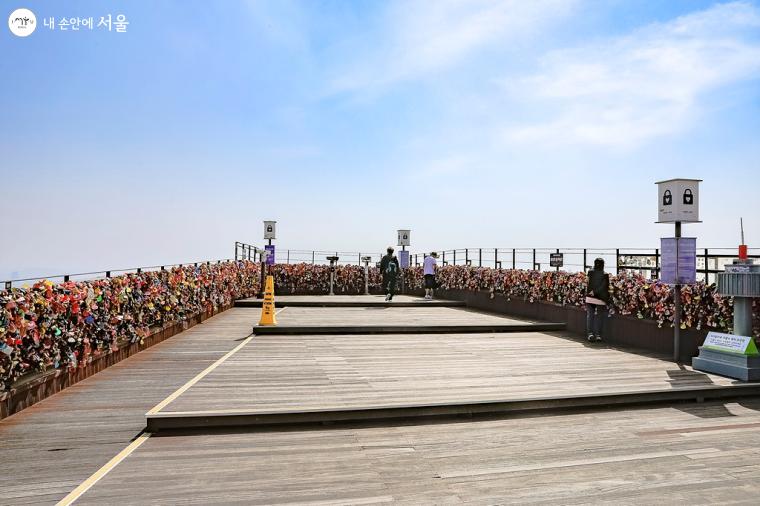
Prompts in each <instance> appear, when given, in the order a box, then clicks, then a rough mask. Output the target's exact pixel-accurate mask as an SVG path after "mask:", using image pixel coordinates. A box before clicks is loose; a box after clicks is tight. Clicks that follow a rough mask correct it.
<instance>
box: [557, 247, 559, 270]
mask: <svg viewBox="0 0 760 506" xmlns="http://www.w3.org/2000/svg"><path fill="white" fill-rule="evenodd" d="M557 253H559V248H557ZM557 272H559V266H557Z"/></svg>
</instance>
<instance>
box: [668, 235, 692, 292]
mask: <svg viewBox="0 0 760 506" xmlns="http://www.w3.org/2000/svg"><path fill="white" fill-rule="evenodd" d="M660 251H661V252H662V267H661V270H660V281H662V282H663V283H666V284H668V285H691V284H694V283H696V282H697V239H696V238H695V237H681V238H679V239H676V238H675V237H663V238H661V239H660Z"/></svg>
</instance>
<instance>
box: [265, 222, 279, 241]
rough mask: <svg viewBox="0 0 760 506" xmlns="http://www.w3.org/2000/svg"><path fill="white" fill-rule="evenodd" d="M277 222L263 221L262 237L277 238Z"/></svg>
mask: <svg viewBox="0 0 760 506" xmlns="http://www.w3.org/2000/svg"><path fill="white" fill-rule="evenodd" d="M276 235H277V222H276V221H265V222H264V239H277V237H276Z"/></svg>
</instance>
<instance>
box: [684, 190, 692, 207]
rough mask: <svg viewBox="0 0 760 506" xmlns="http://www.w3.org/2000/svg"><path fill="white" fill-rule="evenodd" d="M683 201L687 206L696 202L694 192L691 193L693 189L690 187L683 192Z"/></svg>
mask: <svg viewBox="0 0 760 506" xmlns="http://www.w3.org/2000/svg"><path fill="white" fill-rule="evenodd" d="M683 203H684V204H686V205H687V206H691V205H693V204H694V194H693V193H691V190H690V189H689V188H686V190H684V192H683Z"/></svg>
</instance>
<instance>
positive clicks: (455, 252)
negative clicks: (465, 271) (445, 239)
mask: <svg viewBox="0 0 760 506" xmlns="http://www.w3.org/2000/svg"><path fill="white" fill-rule="evenodd" d="M456 264H457V250H456V249H455V250H454V265H456Z"/></svg>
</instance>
